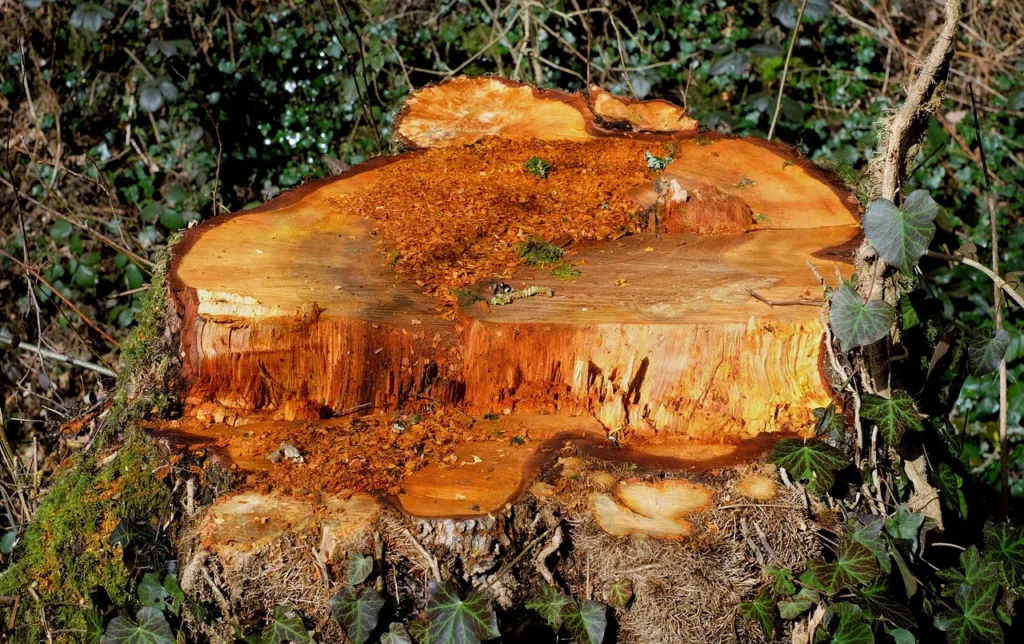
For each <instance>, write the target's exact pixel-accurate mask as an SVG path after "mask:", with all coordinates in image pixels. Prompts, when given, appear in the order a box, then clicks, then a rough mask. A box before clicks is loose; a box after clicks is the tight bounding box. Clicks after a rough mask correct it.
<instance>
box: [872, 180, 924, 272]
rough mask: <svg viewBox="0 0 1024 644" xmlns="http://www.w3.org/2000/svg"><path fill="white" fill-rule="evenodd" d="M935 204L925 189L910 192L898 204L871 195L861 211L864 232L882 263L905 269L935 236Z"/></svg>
mask: <svg viewBox="0 0 1024 644" xmlns="http://www.w3.org/2000/svg"><path fill="white" fill-rule="evenodd" d="M938 214H939V204H937V203H935V200H934V199H932V197H931V195H929V194H928V191H927V190H915V191H914V192H911V193H910V194H909V195H908V196H907V199H906V200H905V201H904V202H903V207H902V208H897V207H896V204H894V203H893V202H891V201H889V200H888V199H875V200H874V201H872V202H871V203H869V204H868V208H867V211H866V212H865V213H864V236H865V237H867V238H868V242H869V243H870V244H871V246H872V247H873V248H874V249H875V250H876V251H877V252H878V255H879V257H881V258H882V259H883V260H885V263H886V264H888V265H889V266H892V267H894V268H898V269H900V270H902V271H903V272H905V273H909V272H910V271H911V270H912V269H913V268H914V266H915V265H916V264H917V260H919V259H921V257H922V256H923V255H924V254H925V251H927V250H928V244H930V243H931V242H932V237H934V236H935V217H936V216H937V215H938Z"/></svg>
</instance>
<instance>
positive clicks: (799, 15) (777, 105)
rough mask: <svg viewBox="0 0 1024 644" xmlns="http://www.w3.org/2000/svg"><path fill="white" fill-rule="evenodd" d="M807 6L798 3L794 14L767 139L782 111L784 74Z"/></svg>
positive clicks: (784, 84)
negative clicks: (797, 8)
mask: <svg viewBox="0 0 1024 644" xmlns="http://www.w3.org/2000/svg"><path fill="white" fill-rule="evenodd" d="M806 8H807V0H803V2H801V3H800V11H799V12H798V13H797V14H796V24H795V25H793V37H792V38H790V39H789V50H788V51H787V52H786V62H785V63H784V64H783V65H782V77H781V78H780V79H779V97H778V98H777V99H776V100H775V114H773V115H772V124H771V127H769V128H768V140H769V141H771V140H772V137H774V136H775V124H776V123H778V121H779V112H781V111H782V94H783V93H784V92H785V91H786V75H787V74H788V73H789V59H790V58H792V57H793V46H794V45H796V39H797V38H798V37H799V36H800V22H801V21H803V19H804V9H806Z"/></svg>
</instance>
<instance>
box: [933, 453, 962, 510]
mask: <svg viewBox="0 0 1024 644" xmlns="http://www.w3.org/2000/svg"><path fill="white" fill-rule="evenodd" d="M935 482H936V483H937V484H938V486H939V490H941V491H942V501H943V503H945V505H946V507H947V508H949V509H950V510H953V511H954V512H957V513H958V514H959V515H960V518H962V519H966V518H967V498H966V497H965V496H964V492H963V489H962V488H963V485H964V479H963V477H961V476H960V475H959V474H957V473H956V472H954V471H953V468H952V467H950V466H949V463H939V469H938V470H936V472H935Z"/></svg>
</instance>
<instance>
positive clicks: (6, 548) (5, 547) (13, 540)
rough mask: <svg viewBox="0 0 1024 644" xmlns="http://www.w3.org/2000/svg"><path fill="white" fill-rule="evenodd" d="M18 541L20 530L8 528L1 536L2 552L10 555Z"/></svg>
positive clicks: (0, 552)
mask: <svg viewBox="0 0 1024 644" xmlns="http://www.w3.org/2000/svg"><path fill="white" fill-rule="evenodd" d="M17 543H18V531H17V530H8V531H7V532H5V533H4V536H2V537H0V554H5V555H9V554H11V553H12V552H14V546H15V545H17Z"/></svg>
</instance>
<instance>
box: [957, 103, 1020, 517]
mask: <svg viewBox="0 0 1024 644" xmlns="http://www.w3.org/2000/svg"><path fill="white" fill-rule="evenodd" d="M967 90H968V91H969V92H970V95H971V112H972V113H973V114H974V131H975V134H976V135H977V137H978V154H979V155H981V176H982V177H983V178H984V179H985V207H986V208H987V209H988V222H989V227H990V228H991V229H992V272H993V273H995V274H996V275H998V274H999V219H998V217H997V216H996V206H995V203H994V200H993V197H992V184H990V183H989V181H988V161H987V160H986V158H985V142H984V141H982V139H981V123H980V122H979V121H978V106H977V104H976V102H975V100H974V84H973V83H968V84H967ZM993 288H994V291H995V293H994V295H993V297H994V299H995V302H994V305H993V309H994V311H993V317H994V318H995V332H996V333H998V332H999V331H1000V330H1001V329H1002V328H1003V297H1002V296H1003V289H1001V288H1000V287H999V285H998V284H996V285H995V286H994V287H993ZM1007 403H1008V400H1007V390H1006V355H1005V354H1004V355H1003V357H1002V359H1001V360H1000V361H999V481H1000V483H1001V484H1002V517H1003V518H1004V519H1005V518H1006V515H1007V514H1008V513H1009V512H1010V443H1009V439H1008V437H1007V409H1006V406H1007Z"/></svg>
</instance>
